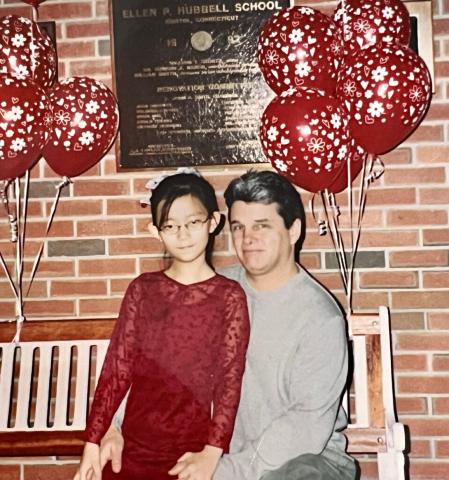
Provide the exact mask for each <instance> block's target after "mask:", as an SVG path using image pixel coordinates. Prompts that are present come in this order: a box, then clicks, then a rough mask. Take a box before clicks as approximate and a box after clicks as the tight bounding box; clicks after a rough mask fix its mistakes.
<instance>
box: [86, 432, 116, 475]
mask: <svg viewBox="0 0 449 480" xmlns="http://www.w3.org/2000/svg"><path fill="white" fill-rule="evenodd" d="M123 446H124V441H123V436H122V434H121V433H120V432H119V430H118V429H117V428H116V427H115V426H114V425H111V426H110V427H109V430H108V431H107V432H106V435H105V436H104V437H103V439H102V440H101V444H100V464H101V470H103V468H104V466H105V465H106V464H107V463H108V462H109V461H110V462H111V467H112V471H113V472H114V473H119V472H120V470H121V469H122V453H123ZM81 480H83V479H81ZM88 480H90V479H88Z"/></svg>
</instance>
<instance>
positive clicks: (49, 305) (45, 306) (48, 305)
mask: <svg viewBox="0 0 449 480" xmlns="http://www.w3.org/2000/svg"><path fill="white" fill-rule="evenodd" d="M25 313H26V315H28V316H32V317H38V316H39V317H42V316H47V317H48V316H49V315H52V316H58V315H66V316H68V315H74V314H75V304H74V302H73V301H72V300H46V301H37V300H28V301H27V302H26V304H25Z"/></svg>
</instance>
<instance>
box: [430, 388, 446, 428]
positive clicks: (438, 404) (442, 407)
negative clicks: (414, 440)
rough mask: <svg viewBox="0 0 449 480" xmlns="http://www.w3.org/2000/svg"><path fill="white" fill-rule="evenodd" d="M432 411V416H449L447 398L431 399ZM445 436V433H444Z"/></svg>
mask: <svg viewBox="0 0 449 480" xmlns="http://www.w3.org/2000/svg"><path fill="white" fill-rule="evenodd" d="M432 411H433V413H434V415H448V414H449V397H436V398H433V399H432ZM446 435H447V432H446Z"/></svg>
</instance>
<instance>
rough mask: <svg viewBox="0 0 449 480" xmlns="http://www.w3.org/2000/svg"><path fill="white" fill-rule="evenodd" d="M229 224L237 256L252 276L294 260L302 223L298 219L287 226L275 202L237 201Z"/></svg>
mask: <svg viewBox="0 0 449 480" xmlns="http://www.w3.org/2000/svg"><path fill="white" fill-rule="evenodd" d="M230 226H231V233H232V240H233V242H234V247H235V251H236V253H237V257H238V259H239V261H240V263H241V264H242V265H243V267H244V268H245V270H246V271H247V272H248V273H249V274H250V275H251V276H259V275H267V274H270V273H273V272H276V271H277V270H278V269H279V270H281V269H283V268H284V267H285V266H287V265H289V264H291V263H292V262H294V245H295V243H296V240H297V239H298V238H299V233H300V229H301V223H300V221H299V220H296V221H295V223H294V224H293V225H292V227H291V228H290V229H287V228H286V227H285V224H284V220H283V219H282V217H281V216H280V215H279V213H278V212H277V204H276V203H270V204H268V205H265V204H263V203H255V202H251V203H245V202H242V201H240V200H239V201H236V202H235V203H234V204H233V205H232V207H231V210H230Z"/></svg>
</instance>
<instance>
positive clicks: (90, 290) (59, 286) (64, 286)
mask: <svg viewBox="0 0 449 480" xmlns="http://www.w3.org/2000/svg"><path fill="white" fill-rule="evenodd" d="M50 291H51V295H52V296H56V297H65V296H81V295H84V296H92V297H93V296H95V295H106V294H107V285H106V282H105V281H100V280H92V281H88V280H82V281H79V280H75V281H58V280H55V281H53V282H51V290H50Z"/></svg>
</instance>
